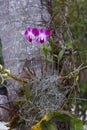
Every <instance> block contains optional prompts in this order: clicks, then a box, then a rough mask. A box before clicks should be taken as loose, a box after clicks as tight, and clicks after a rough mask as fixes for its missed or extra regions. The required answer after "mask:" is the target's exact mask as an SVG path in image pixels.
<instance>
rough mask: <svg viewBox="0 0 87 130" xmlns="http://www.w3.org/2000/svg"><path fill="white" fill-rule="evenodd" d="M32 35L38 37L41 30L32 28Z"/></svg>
mask: <svg viewBox="0 0 87 130" xmlns="http://www.w3.org/2000/svg"><path fill="white" fill-rule="evenodd" d="M32 33H33V35H34V36H38V35H39V30H38V29H37V28H32Z"/></svg>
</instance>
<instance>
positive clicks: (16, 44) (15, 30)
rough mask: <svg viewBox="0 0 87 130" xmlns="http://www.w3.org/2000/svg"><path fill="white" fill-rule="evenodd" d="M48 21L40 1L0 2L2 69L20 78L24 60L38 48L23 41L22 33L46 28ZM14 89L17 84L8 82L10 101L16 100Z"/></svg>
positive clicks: (46, 11) (29, 57)
mask: <svg viewBox="0 0 87 130" xmlns="http://www.w3.org/2000/svg"><path fill="white" fill-rule="evenodd" d="M44 3H46V2H45V1H44ZM49 18H50V14H49V13H48V10H47V7H46V6H42V4H41V1H40V0H0V38H1V40H2V51H3V57H4V66H5V68H7V69H10V70H11V72H12V73H13V74H16V75H19V74H20V73H21V71H22V69H23V66H24V63H25V60H26V59H29V60H31V59H32V56H34V57H36V53H38V49H36V50H35V48H34V45H33V44H32V45H31V44H29V43H28V42H27V41H26V39H25V37H24V34H23V32H24V31H25V30H26V28H27V26H29V25H30V26H31V27H42V26H45V25H46V23H47V22H48V21H49ZM17 87H18V84H17V82H15V81H9V83H8V88H7V89H8V96H9V98H10V100H13V99H14V98H15V97H16V92H15V89H18V88H17Z"/></svg>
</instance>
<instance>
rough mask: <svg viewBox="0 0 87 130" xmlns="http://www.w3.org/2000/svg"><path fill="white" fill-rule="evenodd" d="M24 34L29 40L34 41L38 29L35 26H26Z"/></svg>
mask: <svg viewBox="0 0 87 130" xmlns="http://www.w3.org/2000/svg"><path fill="white" fill-rule="evenodd" d="M24 34H25V36H26V38H27V40H28V41H29V42H34V41H35V40H36V37H37V36H38V35H39V31H38V29H37V28H30V27H28V28H27V30H26V31H25V33H24Z"/></svg>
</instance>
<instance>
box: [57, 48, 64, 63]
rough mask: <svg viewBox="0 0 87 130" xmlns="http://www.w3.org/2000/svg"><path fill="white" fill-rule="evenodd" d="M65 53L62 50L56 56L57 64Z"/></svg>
mask: <svg viewBox="0 0 87 130" xmlns="http://www.w3.org/2000/svg"><path fill="white" fill-rule="evenodd" d="M64 53H65V49H62V50H61V51H60V52H59V54H58V62H60V60H61V59H62V58H63V55H64Z"/></svg>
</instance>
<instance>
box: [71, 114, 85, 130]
mask: <svg viewBox="0 0 87 130" xmlns="http://www.w3.org/2000/svg"><path fill="white" fill-rule="evenodd" d="M72 116H73V119H71V120H70V130H84V128H83V122H82V121H81V120H80V119H79V118H78V117H77V116H76V115H74V114H72Z"/></svg>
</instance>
